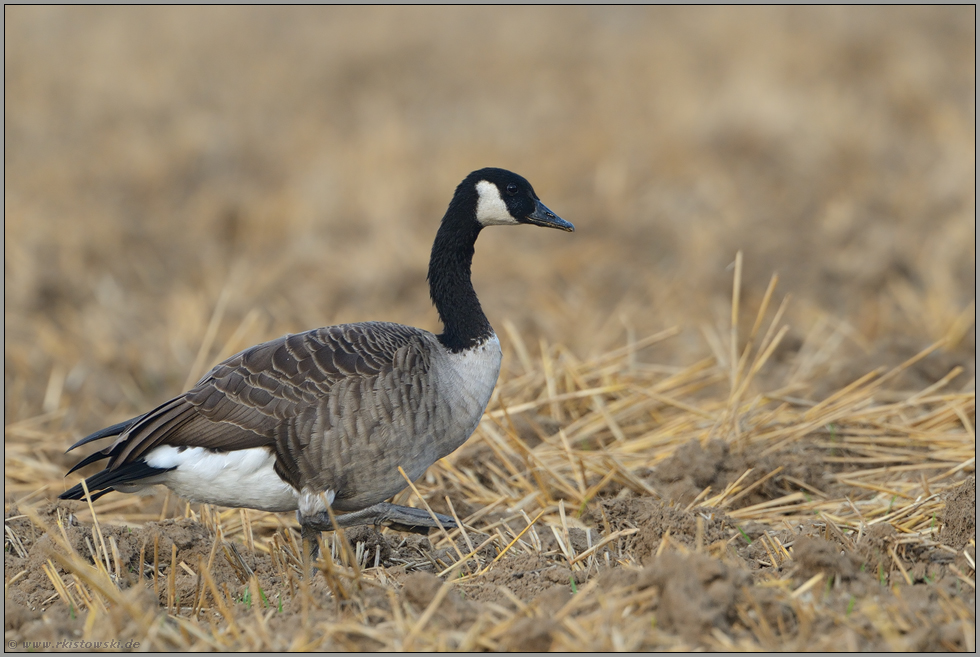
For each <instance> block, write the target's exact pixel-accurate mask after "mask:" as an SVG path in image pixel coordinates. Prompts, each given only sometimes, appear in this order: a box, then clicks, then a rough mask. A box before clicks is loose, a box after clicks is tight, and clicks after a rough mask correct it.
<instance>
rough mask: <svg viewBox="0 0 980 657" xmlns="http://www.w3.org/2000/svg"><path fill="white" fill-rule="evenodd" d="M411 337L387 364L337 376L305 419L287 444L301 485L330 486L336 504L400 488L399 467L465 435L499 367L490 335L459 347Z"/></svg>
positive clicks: (416, 471) (351, 507)
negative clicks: (303, 437) (452, 349)
mask: <svg viewBox="0 0 980 657" xmlns="http://www.w3.org/2000/svg"><path fill="white" fill-rule="evenodd" d="M413 338H414V339H413V340H411V341H410V342H408V343H406V344H404V345H402V346H401V347H400V348H399V349H398V350H397V351H396V352H395V353H394V354H393V359H392V362H391V367H385V368H383V369H382V371H380V372H379V373H377V374H376V375H373V376H350V377H345V378H343V379H341V380H339V381H337V382H336V383H335V384H334V385H333V387H332V389H331V390H330V392H329V394H328V395H327V396H326V397H325V398H324V399H323V400H322V402H321V403H320V404H318V407H317V409H316V410H317V413H316V417H311V418H310V420H311V422H310V423H309V428H308V434H307V436H308V440H309V442H308V444H306V445H304V446H303V448H302V449H301V450H291V451H292V455H293V456H294V457H298V458H296V459H295V462H296V465H297V466H298V468H299V471H300V473H301V477H300V479H301V481H302V486H303V487H304V488H306V487H308V488H310V489H312V490H315V491H321V490H333V491H335V493H336V497H335V499H334V503H333V506H334V507H335V508H336V509H337V510H339V511H355V510H359V509H362V508H364V507H366V506H370V505H371V504H375V503H377V502H380V501H383V500H385V499H387V498H389V497H391V496H392V495H394V494H395V493H397V492H399V491H400V490H402V489H403V488H405V486H406V483H405V479H404V477H402V475H401V474H400V473H399V472H398V467H399V466H401V468H402V469H403V470H404V471H405V473H406V474H407V475H408V477H409V478H410V479H412V480H414V479H417V478H418V477H419V476H421V475H422V473H424V472H425V470H426V468H428V467H429V466H430V465H432V464H433V463H435V462H436V461H437V460H438V459H440V458H442V457H443V456H446V455H447V454H449V453H450V452H452V451H453V450H455V449H456V448H457V447H459V446H460V445H462V444H463V442H465V441H466V439H467V438H469V436H470V434H472V433H473V430H474V429H475V428H476V426H477V424H478V423H479V421H480V418H481V417H482V415H483V411H484V409H485V408H486V405H487V403H488V402H489V399H490V395H491V393H492V392H493V387H494V384H495V383H496V380H497V374H498V373H499V370H500V344H499V342H498V341H497V339H496V336H494V337H493V338H492V339H491V340H489V341H487V342H486V343H484V344H483V345H481V346H480V347H477V348H476V349H474V350H470V351H467V352H462V353H460V354H451V353H448V352H447V351H446V350H445V348H444V347H443V346H442V345H441V344H440V343H439V341H438V340H437V339H436V337H435V336H433V335H432V334H430V333H427V332H424V331H418V332H417V334H416V335H415V336H413ZM297 428H299V427H297ZM303 433H306V432H305V431H304V432H303ZM295 435H296V434H294V436H295ZM297 452H299V453H297Z"/></svg>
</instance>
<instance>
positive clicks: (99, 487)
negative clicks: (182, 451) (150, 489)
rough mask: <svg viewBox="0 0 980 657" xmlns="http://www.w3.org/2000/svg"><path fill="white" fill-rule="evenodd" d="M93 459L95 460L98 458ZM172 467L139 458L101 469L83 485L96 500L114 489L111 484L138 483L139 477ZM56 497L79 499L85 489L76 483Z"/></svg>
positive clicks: (159, 472) (156, 473) (161, 471)
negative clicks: (159, 465)
mask: <svg viewBox="0 0 980 657" xmlns="http://www.w3.org/2000/svg"><path fill="white" fill-rule="evenodd" d="M89 458H91V457H89ZM94 460H96V461H97V460H98V459H94ZM173 469H174V468H155V467H153V466H152V465H150V464H148V463H147V462H146V461H144V460H142V459H140V460H139V461H134V462H132V463H126V464H125V465H122V466H120V467H119V468H116V469H115V470H103V471H102V472H97V473H95V474H94V475H92V476H91V477H89V478H88V479H86V480H85V485H86V486H88V490H89V493H90V495H91V496H92V500H96V499H98V498H99V497H102V496H103V495H105V494H106V493H110V492H112V491H113V490H114V488H113V486H117V485H123V484H133V483H139V480H140V479H146V478H147V477H152V476H154V475H158V474H163V473H164V472H169V471H170V470H173ZM58 498H59V499H62V500H81V499H84V498H85V490H84V489H83V488H82V485H81V484H77V485H75V486H72V487H71V488H69V489H68V490H66V491H65V492H64V493H62V494H61V495H59V496H58Z"/></svg>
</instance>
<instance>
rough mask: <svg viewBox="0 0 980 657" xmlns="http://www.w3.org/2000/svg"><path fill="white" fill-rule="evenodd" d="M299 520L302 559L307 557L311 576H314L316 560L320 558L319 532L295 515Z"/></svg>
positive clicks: (304, 519)
mask: <svg viewBox="0 0 980 657" xmlns="http://www.w3.org/2000/svg"><path fill="white" fill-rule="evenodd" d="M296 518H297V519H298V520H299V526H300V528H301V530H300V532H301V535H302V537H303V555H302V556H303V557H304V558H305V557H307V556H309V559H310V560H309V567H310V573H311V576H312V575H315V574H316V566H315V565H314V564H315V563H316V560H317V559H318V558H319V557H320V540H319V539H320V530H319V529H317V528H316V527H314V526H313V525H311V524H309V523H308V522H307V521H306V520H307V519H306V518H303V516H301V515H300V514H299V512H297V513H296Z"/></svg>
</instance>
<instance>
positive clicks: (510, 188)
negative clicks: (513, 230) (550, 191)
mask: <svg viewBox="0 0 980 657" xmlns="http://www.w3.org/2000/svg"><path fill="white" fill-rule="evenodd" d="M453 200H454V201H455V202H457V203H458V205H459V206H465V205H469V206H470V207H471V208H472V210H470V212H471V213H472V214H471V216H472V217H473V218H474V219H475V220H476V222H477V224H479V226H480V228H484V227H486V226H516V225H519V224H533V225H535V226H544V227H546V228H558V229H560V230H565V231H569V232H572V231H574V230H575V226H573V225H572V224H570V223H569V222H567V221H565V220H564V219H562V218H561V217H559V216H558V215H556V214H555V213H554V212H552V211H551V210H549V209H548V208H547V207H546V206H545V204H544V203H542V202H541V199H539V198H538V195H537V194H535V193H534V188H533V187H531V183H529V182H528V181H527V180H526V179H525V178H524V177H523V176H519V175H517V174H516V173H514V172H512V171H507V170H506V169H497V168H494V167H488V168H486V169H479V170H477V171H474V172H473V173H471V174H470V175H468V176H467V177H466V178H465V179H464V180H463V182H462V183H460V185H459V187H457V189H456V195H455V197H454V199H453Z"/></svg>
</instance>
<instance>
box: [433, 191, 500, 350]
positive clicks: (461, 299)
mask: <svg viewBox="0 0 980 657" xmlns="http://www.w3.org/2000/svg"><path fill="white" fill-rule="evenodd" d="M453 200H454V202H453V203H450V205H449V210H447V211H446V216H445V217H443V219H442V224H441V225H440V226H439V232H438V233H436V240H435V242H434V243H433V245H432V256H431V258H430V259H429V294H430V295H431V296H432V302H433V303H434V304H435V306H436V310H437V311H439V319H441V320H442V324H443V332H442V334H441V335H439V336H438V338H439V342H441V343H442V344H443V346H445V347H446V348H447V349H449V350H450V351H462V350H464V349H469V348H470V347H473V346H476V345H477V344H479V343H481V342H483V341H484V340H486V339H487V338H488V337H490V336H491V335H492V334H493V328H492V327H491V326H490V322H489V321H488V320H487V316H486V315H484V314H483V309H482V308H481V307H480V301H479V300H478V299H477V298H476V291H475V290H474V289H473V283H472V282H471V281H470V264H471V263H472V262H473V245H474V244H475V243H476V238H477V237H478V236H479V235H480V230H481V229H482V228H483V227H482V226H480V224H478V223H477V222H476V218H475V216H470V215H471V214H475V209H467V208H465V207H460V206H461V205H463V204H461V203H458V202H457V201H458V200H460V199H453ZM474 205H475V203H474Z"/></svg>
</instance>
